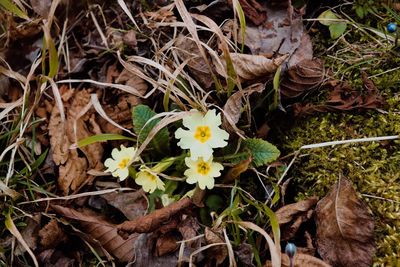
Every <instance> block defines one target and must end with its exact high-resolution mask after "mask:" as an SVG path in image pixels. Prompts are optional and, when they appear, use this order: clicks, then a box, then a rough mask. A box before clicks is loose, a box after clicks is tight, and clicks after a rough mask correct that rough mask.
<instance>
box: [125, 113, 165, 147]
mask: <svg viewBox="0 0 400 267" xmlns="http://www.w3.org/2000/svg"><path fill="white" fill-rule="evenodd" d="M155 115H157V114H156V113H155V112H154V111H152V110H151V109H150V108H149V107H148V106H146V105H137V106H136V107H134V108H133V109H132V120H133V130H134V131H135V133H136V134H137V135H138V141H139V143H143V142H144V140H146V138H147V136H148V135H149V133H150V131H151V130H152V129H153V128H154V127H155V126H156V125H157V124H158V123H159V122H160V119H158V118H157V119H153V120H151V118H153V117H154V116H155ZM148 147H149V148H152V149H155V150H156V151H157V152H159V153H160V154H166V153H168V151H169V131H168V129H167V128H163V129H161V130H160V131H159V132H158V133H157V134H156V135H155V136H154V137H153V139H152V140H151V141H150V143H149V146H148Z"/></svg>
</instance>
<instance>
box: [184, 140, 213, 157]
mask: <svg viewBox="0 0 400 267" xmlns="http://www.w3.org/2000/svg"><path fill="white" fill-rule="evenodd" d="M212 154H213V150H212V148H211V147H209V146H207V145H205V144H201V143H200V142H195V143H192V145H191V147H190V158H191V159H192V160H196V159H198V158H200V157H202V158H203V159H204V160H205V161H207V160H209V159H210V158H211V156H212Z"/></svg>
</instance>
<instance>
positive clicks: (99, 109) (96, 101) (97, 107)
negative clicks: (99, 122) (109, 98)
mask: <svg viewBox="0 0 400 267" xmlns="http://www.w3.org/2000/svg"><path fill="white" fill-rule="evenodd" d="M90 99H91V102H92V104H93V107H94V108H95V110H96V111H97V113H99V115H100V116H101V117H102V118H103V119H105V120H106V121H108V122H109V123H111V124H112V125H114V126H115V127H117V128H119V129H121V130H123V131H125V132H127V133H129V134H131V135H133V136H135V134H134V133H133V132H131V131H129V130H128V129H126V128H124V127H122V126H121V125H119V124H118V123H116V122H115V121H113V120H112V119H111V118H110V117H108V116H107V114H106V112H105V111H104V109H103V108H102V107H101V104H100V102H99V99H98V98H97V95H96V94H91V95H90Z"/></svg>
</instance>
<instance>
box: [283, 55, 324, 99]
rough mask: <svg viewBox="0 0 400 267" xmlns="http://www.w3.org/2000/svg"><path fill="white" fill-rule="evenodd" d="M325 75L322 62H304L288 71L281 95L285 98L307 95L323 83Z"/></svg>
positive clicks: (308, 60) (307, 60) (284, 78)
mask: <svg viewBox="0 0 400 267" xmlns="http://www.w3.org/2000/svg"><path fill="white" fill-rule="evenodd" d="M324 75H325V70H324V65H323V62H322V61H321V60H310V59H306V60H302V61H300V62H299V63H298V64H296V65H295V66H293V67H291V68H290V69H288V70H287V72H286V73H285V75H284V76H283V78H282V81H281V84H280V93H281V95H282V97H284V98H294V97H298V96H300V95H303V94H306V93H307V92H309V91H310V90H312V89H314V88H316V87H317V86H319V85H320V84H321V83H322V81H323V79H324Z"/></svg>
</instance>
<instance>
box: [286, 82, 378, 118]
mask: <svg viewBox="0 0 400 267" xmlns="http://www.w3.org/2000/svg"><path fill="white" fill-rule="evenodd" d="M362 77H363V82H364V87H365V89H366V90H365V91H366V92H360V91H358V90H354V89H353V88H352V87H351V86H350V84H349V83H347V82H343V83H340V84H337V85H336V86H334V88H333V90H332V91H331V92H330V94H329V99H328V101H326V102H325V103H322V104H312V103H305V104H304V103H296V104H294V105H293V110H294V115H295V116H298V117H301V116H307V115H311V114H313V113H316V112H332V111H348V110H366V109H376V108H379V107H382V106H383V105H384V104H385V103H386V102H385V100H384V98H383V97H382V96H380V95H379V91H378V90H377V89H376V87H375V85H374V84H373V82H372V81H371V80H369V79H368V77H366V76H365V75H363V76H362Z"/></svg>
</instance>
